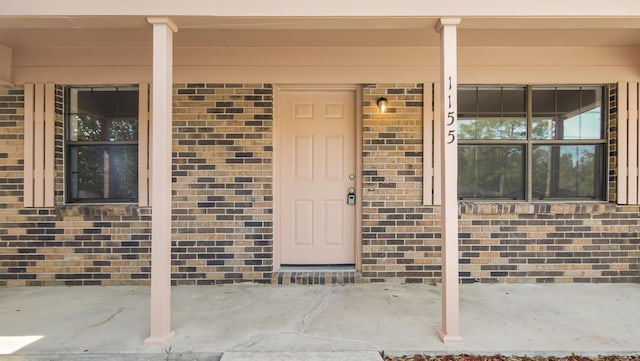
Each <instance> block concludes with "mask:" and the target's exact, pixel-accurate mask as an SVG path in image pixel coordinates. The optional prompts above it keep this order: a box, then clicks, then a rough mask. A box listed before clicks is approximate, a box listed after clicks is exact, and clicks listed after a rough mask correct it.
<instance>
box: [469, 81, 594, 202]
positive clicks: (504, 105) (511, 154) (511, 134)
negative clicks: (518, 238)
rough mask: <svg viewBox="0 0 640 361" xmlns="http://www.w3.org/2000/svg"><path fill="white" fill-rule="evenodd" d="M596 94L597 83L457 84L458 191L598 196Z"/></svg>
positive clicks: (514, 195) (529, 196) (510, 196)
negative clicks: (569, 84) (558, 84)
mask: <svg viewBox="0 0 640 361" xmlns="http://www.w3.org/2000/svg"><path fill="white" fill-rule="evenodd" d="M602 95H603V87H598V86H575V87H571V86H567V87H548V86H529V87H517V86H504V87H500V86H461V87H460V88H459V93H458V100H459V107H458V119H459V121H458V136H459V151H458V162H459V164H458V169H459V170H458V175H459V176H458V191H459V197H460V198H462V199H465V198H485V199H547V198H558V199H560V198H564V199H571V198H580V199H602V198H603V197H604V194H605V193H604V177H605V174H604V159H605V157H604V151H605V144H606V140H605V139H604V131H603V129H605V128H604V109H603V100H602ZM528 104H531V105H528ZM529 152H530V153H529ZM529 170H530V172H529Z"/></svg>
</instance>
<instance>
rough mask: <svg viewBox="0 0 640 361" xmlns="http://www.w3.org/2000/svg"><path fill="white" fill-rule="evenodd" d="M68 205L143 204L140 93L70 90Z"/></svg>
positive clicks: (123, 89)
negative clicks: (140, 160) (139, 162)
mask: <svg viewBox="0 0 640 361" xmlns="http://www.w3.org/2000/svg"><path fill="white" fill-rule="evenodd" d="M65 151H66V164H65V169H66V193H67V202H71V203H73V202H136V201H137V199H138V87H137V86H123V87H120V86H118V87H111V86H106V87H69V88H67V89H66V119H65Z"/></svg>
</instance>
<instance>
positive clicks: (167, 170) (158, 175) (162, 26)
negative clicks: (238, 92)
mask: <svg viewBox="0 0 640 361" xmlns="http://www.w3.org/2000/svg"><path fill="white" fill-rule="evenodd" d="M147 21H149V23H150V24H152V25H153V84H152V91H151V93H152V102H151V104H152V105H153V108H152V117H153V120H152V124H153V126H152V129H153V131H152V134H151V139H152V140H153V142H152V143H153V145H152V149H151V162H152V163H151V165H152V167H151V172H152V173H151V174H152V177H151V179H152V184H151V202H150V203H151V207H152V208H151V209H152V216H151V328H150V336H149V337H148V338H147V339H146V340H145V341H144V343H145V345H160V344H164V343H166V342H168V341H170V340H171V339H172V338H173V337H174V336H175V332H173V331H171V119H172V104H171V100H172V99H171V92H172V87H173V33H174V32H176V31H177V28H176V26H175V24H174V23H173V22H172V21H171V20H170V19H168V18H155V17H154V18H148V19H147Z"/></svg>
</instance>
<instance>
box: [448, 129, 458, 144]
mask: <svg viewBox="0 0 640 361" xmlns="http://www.w3.org/2000/svg"><path fill="white" fill-rule="evenodd" d="M455 140H456V130H455V129H451V130H449V134H447V144H451V143H453V142H454V141H455Z"/></svg>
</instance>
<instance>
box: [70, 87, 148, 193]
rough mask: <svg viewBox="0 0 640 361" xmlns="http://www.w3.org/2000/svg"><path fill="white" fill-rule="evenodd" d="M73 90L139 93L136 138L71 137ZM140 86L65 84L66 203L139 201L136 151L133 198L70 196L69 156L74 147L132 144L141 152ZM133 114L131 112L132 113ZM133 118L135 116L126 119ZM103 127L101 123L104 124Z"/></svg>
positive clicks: (71, 185) (138, 165)
mask: <svg viewBox="0 0 640 361" xmlns="http://www.w3.org/2000/svg"><path fill="white" fill-rule="evenodd" d="M73 89H87V90H91V91H93V90H100V89H110V90H111V91H126V90H135V91H136V92H137V93H138V104H137V106H138V111H137V112H136V113H135V120H136V126H137V131H136V137H135V138H136V139H135V140H104V139H103V140H75V141H74V140H70V138H71V137H70V133H69V132H70V126H71V121H70V117H71V115H73V114H78V113H72V112H71V92H72V91H73ZM141 91H142V90H141V87H140V86H139V85H138V84H100V85H68V86H65V87H64V115H63V143H64V193H65V196H64V199H65V202H66V203H67V204H130V203H138V202H139V200H140V187H139V182H138V178H139V177H140V174H139V172H140V169H139V168H140V164H139V154H137V156H136V157H135V161H136V165H135V169H136V172H137V173H138V176H137V177H136V182H135V185H136V191H135V197H132V198H73V197H72V194H73V191H72V187H73V184H72V180H71V179H72V175H71V172H72V170H73V167H72V165H71V162H72V160H71V157H72V151H71V149H72V148H74V147H96V148H100V147H105V148H107V147H110V146H114V147H135V149H136V151H137V153H139V152H140V143H141V139H140V137H141V134H140V111H139V109H140V106H141V104H140V102H139V95H140V92H141ZM132 115H133V114H132ZM128 119H134V117H131V118H128ZM103 127H104V126H103Z"/></svg>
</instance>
